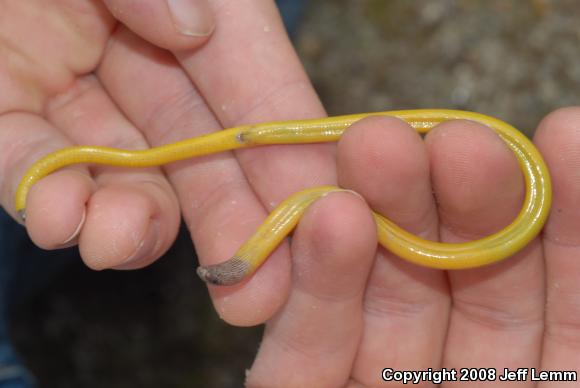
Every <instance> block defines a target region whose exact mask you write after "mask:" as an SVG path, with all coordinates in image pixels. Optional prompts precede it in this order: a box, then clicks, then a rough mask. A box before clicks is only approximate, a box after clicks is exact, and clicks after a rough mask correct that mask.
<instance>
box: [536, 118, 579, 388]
mask: <svg viewBox="0 0 580 388" xmlns="http://www.w3.org/2000/svg"><path fill="white" fill-rule="evenodd" d="M535 142H536V144H537V146H538V148H539V149H540V151H541V153H542V155H543V156H544V158H545V160H546V163H547V164H548V167H549V169H550V172H551V173H552V184H553V193H554V194H553V195H554V196H553V204H552V212H551V214H550V218H549V219H548V222H547V224H546V227H545V228H544V235H543V237H544V238H543V241H544V253H545V256H546V259H545V260H546V292H547V305H546V328H545V332H544V333H545V334H544V347H543V357H542V366H541V369H542V370H573V371H578V365H580V308H579V305H578V300H579V295H580V285H579V284H578V273H579V271H580V264H579V263H578V256H579V255H580V237H579V236H578V230H579V229H580V208H579V207H578V197H579V195H580V180H579V179H578V177H579V176H578V171H579V169H580V108H578V107H571V108H564V109H560V110H558V111H556V112H554V113H552V114H550V115H548V116H547V117H546V118H545V119H544V120H542V122H541V123H540V125H539V127H538V130H537V131H536V135H535ZM555 385H556V384H555V383H553V382H551V383H549V386H550V387H551V386H555ZM546 386H548V385H546Z"/></svg>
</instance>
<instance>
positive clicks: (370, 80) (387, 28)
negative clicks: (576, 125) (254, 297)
mask: <svg viewBox="0 0 580 388" xmlns="http://www.w3.org/2000/svg"><path fill="white" fill-rule="evenodd" d="M256 1H262V0H256ZM302 21H303V22H302V24H301V26H300V28H299V29H298V30H297V32H296V34H295V43H296V47H297V50H298V52H299V53H300V56H301V57H302V59H303V61H304V63H305V66H306V68H307V71H308V73H309V74H310V75H311V77H312V80H313V82H314V85H315V87H316V89H317V90H318V92H319V93H320V96H321V98H322V100H323V101H324V103H325V106H326V107H327V109H328V112H329V113H330V114H346V113H355V112H366V111H375V110H387V109H407V108H428V107H437V108H458V109H467V110H475V111H479V112H482V113H486V114H490V115H494V116H497V117H499V118H501V119H504V120H506V121H508V122H510V123H512V124H513V125H515V126H516V127H518V128H520V129H522V130H524V131H526V132H527V133H531V131H533V129H534V128H535V126H536V125H537V123H538V122H539V120H540V119H541V118H542V116H544V115H545V114H547V113H548V112H550V111H551V110H554V109H556V108H558V107H561V106H566V105H574V104H578V103H579V101H580V44H579V43H580V27H579V26H580V4H579V3H578V2H577V1H575V0H559V1H555V0H554V1H549V0H512V1H505V0H461V1H460V0H457V1H452V0H430V1H427V0H424V1H422V0H418V1H408V0H332V1H329V0H311V1H310V2H309V4H308V7H307V8H306V10H305V11H304V13H303V20H302ZM193 252H194V249H193V247H192V245H191V243H190V242H189V241H188V239H187V233H185V232H184V233H182V238H181V239H180V240H179V241H178V243H177V244H176V246H175V247H174V248H173V249H172V250H171V252H170V253H169V254H168V255H167V256H166V257H164V258H163V259H161V260H160V261H159V262H158V263H156V264H154V265H153V266H151V267H149V268H147V269H144V270H140V271H131V272H114V271H105V272H101V273H95V272H91V271H90V270H88V269H85V268H84V267H83V266H82V265H81V264H80V263H79V262H78V260H77V259H74V258H73V259H71V261H72V262H73V263H74V264H71V265H70V266H69V269H68V270H66V271H65V272H63V273H62V274H61V275H59V276H57V277H56V278H55V279H54V280H53V281H52V282H51V283H50V284H49V285H48V287H47V288H45V289H44V290H43V292H42V293H40V294H38V295H36V296H34V297H33V298H32V300H31V302H29V303H27V304H25V305H24V306H23V307H22V308H20V309H19V310H18V312H17V314H16V316H15V319H14V325H15V342H16V344H17V345H18V347H19V350H20V351H21V353H22V355H23V357H24V359H25V360H26V362H27V364H28V365H29V366H30V368H31V369H32V370H33V372H34V373H35V374H36V376H37V377H38V378H39V380H40V381H41V387H58V388H68V387H71V388H73V387H75V388H78V387H83V388H96V387H110V388H114V387H140V388H147V387H169V388H170V387H209V388H212V387H218V388H222V387H240V386H241V385H242V381H243V377H244V372H245V370H246V369H247V368H249V367H250V365H251V362H252V359H253V356H254V355H255V352H256V349H257V346H258V344H259V338H260V335H261V328H250V329H248V328H232V327H228V326H227V325H225V324H224V323H223V322H221V321H220V320H219V318H218V317H217V315H216V314H215V313H214V311H213V309H212V306H211V304H210V302H209V297H208V295H207V291H206V289H205V286H203V285H202V284H201V282H200V281H199V280H198V279H197V278H196V277H195V274H194V267H195V265H196V264H195V263H196V261H195V257H194V254H193ZM71 254H72V253H71Z"/></svg>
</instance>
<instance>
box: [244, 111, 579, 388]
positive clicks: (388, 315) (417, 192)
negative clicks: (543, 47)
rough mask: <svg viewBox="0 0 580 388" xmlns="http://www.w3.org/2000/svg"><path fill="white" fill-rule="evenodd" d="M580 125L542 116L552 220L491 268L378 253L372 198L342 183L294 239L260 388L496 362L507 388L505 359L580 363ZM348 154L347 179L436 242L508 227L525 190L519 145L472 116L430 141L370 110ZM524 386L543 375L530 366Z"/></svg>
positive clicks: (255, 380) (560, 365)
mask: <svg viewBox="0 0 580 388" xmlns="http://www.w3.org/2000/svg"><path fill="white" fill-rule="evenodd" d="M578 128H580V109H579V108H568V109H562V110H559V111H557V112H555V113H553V114H551V115H550V116H548V117H547V118H546V119H545V120H544V121H542V123H541V124H540V126H539V129H538V131H537V133H536V136H535V142H536V144H537V146H538V147H539V149H540V151H541V152H542V154H543V155H544V158H545V160H546V162H547V164H548V166H549V168H550V171H551V173H552V179H553V185H554V204H553V210H552V213H551V216H550V218H549V220H548V223H547V225H546V227H545V229H544V232H543V234H542V235H541V236H540V237H538V238H536V239H535V240H534V241H533V242H532V243H531V244H530V245H529V246H528V247H527V248H525V249H524V250H523V251H522V252H520V253H518V254H517V255H515V256H514V257H512V258H510V259H508V260H506V261H504V262H501V263H498V264H496V265H492V266H489V267H483V268H478V269H472V270H462V271H450V272H443V271H437V270H431V269H426V268H420V267H417V266H415V265H412V264H408V263H406V262H403V261H402V260H400V259H398V258H396V257H393V255H391V254H390V253H389V252H387V251H385V250H384V249H382V248H379V249H378V250H377V251H375V249H376V237H375V233H376V231H375V227H374V223H373V220H372V218H371V216H370V214H369V210H368V207H367V205H366V204H365V203H364V202H363V201H362V200H361V199H360V198H358V197H356V196H354V195H350V194H347V193H338V194H333V195H330V196H328V197H327V198H324V199H322V200H320V201H318V202H317V203H315V204H314V205H313V206H312V207H311V208H310V209H309V210H308V211H307V213H306V215H305V217H304V218H303V219H302V221H301V222H300V224H299V226H298V228H297V230H296V232H295V234H294V237H293V240H292V255H293V263H294V267H293V269H292V271H293V288H292V291H291V293H290V296H289V299H288V301H287V303H286V304H285V306H284V307H283V309H282V310H281V311H280V312H279V313H278V314H277V315H276V316H275V317H274V318H273V319H272V320H271V321H270V322H268V324H267V327H266V331H265V335H264V339H263V341H262V344H261V347H260V350H259V353H258V355H257V357H256V361H255V363H254V365H253V367H252V369H251V370H250V372H249V374H248V380H247V385H248V386H249V387H266V386H267V387H275V386H284V387H294V386H296V387H299V386H300V387H303V386H316V387H340V386H348V387H363V386H376V385H381V384H386V383H385V382H383V381H382V380H381V372H382V370H383V368H392V369H393V370H409V371H421V370H424V371H426V370H427V369H428V368H433V370H439V369H441V368H447V369H454V370H457V371H459V369H460V368H469V367H472V368H495V370H496V371H497V376H496V380H495V381H494V382H493V385H494V386H501V385H502V384H510V383H509V382H507V383H506V382H504V383H502V382H501V381H499V380H497V379H498V378H499V377H500V375H502V374H503V372H504V368H509V369H511V370H516V369H517V368H537V370H551V371H554V370H572V371H577V370H578V369H577V366H578V365H580V351H578V346H577V344H578V342H579V341H580V332H579V331H578V330H577V328H578V327H579V326H580V310H579V309H578V308H577V305H578V302H577V299H578V294H579V293H580V288H579V287H580V286H578V284H579V283H578V282H577V279H576V278H575V277H576V274H577V273H578V272H579V270H580V268H578V267H579V265H578V264H577V260H576V256H577V250H578V248H577V246H578V244H579V242H580V240H578V237H577V230H578V229H579V228H580V210H578V209H577V206H576V204H577V199H576V198H577V197H578V193H579V192H580V181H578V179H577V178H576V175H577V173H576V171H577V170H578V168H579V167H580V166H579V165H578V164H579V160H580V159H579V158H578V156H579V155H580V132H579V130H578ZM337 164H338V182H339V184H340V185H341V186H342V187H345V188H349V189H353V190H355V191H356V192H358V193H360V194H361V195H362V196H363V197H364V198H365V199H366V201H368V203H369V205H370V206H371V207H372V208H373V209H375V210H377V211H378V212H379V213H381V214H384V215H386V216H387V217H388V218H390V219H391V220H393V221H394V222H396V223H397V224H399V225H401V226H403V227H404V228H406V229H408V230H410V231H411V232H413V233H415V234H418V235H420V236H422V237H424V238H427V239H432V240H441V241H447V242H459V241H464V240H472V239H476V238H480V237H483V236H485V235H488V234H491V233H493V232H495V231H497V230H499V229H501V228H502V227H503V226H505V225H507V224H508V223H509V222H510V221H511V220H512V219H513V218H514V217H515V216H516V215H517V213H518V212H519V209H520V205H521V202H522V200H523V196H524V192H525V188H524V182H523V178H522V175H521V173H520V171H519V167H518V164H517V161H516V159H515V157H514V156H513V155H512V153H511V151H510V150H509V149H508V148H507V147H506V146H505V144H504V143H503V141H501V140H500V139H499V138H498V137H497V136H496V135H495V134H494V133H493V132H492V131H491V130H490V129H488V128H485V127H483V126H481V125H479V124H475V123H471V122H461V121H457V122H448V123H444V124H441V125H440V126H438V127H437V128H435V129H434V130H433V131H432V132H431V133H429V134H428V135H427V136H426V139H425V142H423V141H422V139H421V138H420V136H419V135H417V134H416V133H415V131H414V130H413V129H411V128H410V127H409V126H408V125H407V124H405V123H403V122H400V121H398V120H396V119H393V118H372V119H367V120H364V121H361V122H359V123H357V124H355V125H354V126H353V127H352V128H350V129H349V130H347V132H346V133H345V135H344V136H343V138H342V139H341V140H340V142H339V145H338V155H337ZM433 193H434V195H433ZM457 376H458V378H459V377H460V374H459V373H458V375H457ZM423 384H424V385H432V384H431V383H430V382H425V383H423ZM445 384H447V383H444V384H443V385H445ZM472 384H473V385H478V384H481V382H477V381H474V382H472ZM524 384H527V385H529V386H536V385H537V384H538V382H537V381H536V382H533V381H531V380H530V377H529V376H528V378H527V379H526V382H525V383H524ZM544 384H546V385H545V386H550V387H552V386H554V385H555V383H554V382H546V383H544ZM540 386H541V383H540Z"/></svg>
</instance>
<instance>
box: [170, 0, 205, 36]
mask: <svg viewBox="0 0 580 388" xmlns="http://www.w3.org/2000/svg"><path fill="white" fill-rule="evenodd" d="M167 5H168V6H169V11H170V13H171V18H172V19H173V24H174V25H175V27H176V28H177V30H178V31H179V32H180V33H182V34H184V35H188V36H208V35H209V34H211V32H212V31H213V29H214V26H215V19H214V17H213V13H212V11H211V9H210V6H209V4H208V3H207V1H206V0H167Z"/></svg>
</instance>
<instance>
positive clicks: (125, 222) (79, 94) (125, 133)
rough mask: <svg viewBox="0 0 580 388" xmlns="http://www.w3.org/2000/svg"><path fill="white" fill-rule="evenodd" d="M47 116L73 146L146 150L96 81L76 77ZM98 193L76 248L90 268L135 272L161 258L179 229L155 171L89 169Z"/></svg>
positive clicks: (174, 209) (173, 202) (171, 201)
mask: <svg viewBox="0 0 580 388" xmlns="http://www.w3.org/2000/svg"><path fill="white" fill-rule="evenodd" d="M47 117H48V118H49V119H50V120H51V122H52V123H53V124H54V125H56V126H58V127H59V128H60V129H61V130H62V131H63V133H64V134H65V135H66V136H68V137H69V138H70V139H71V140H72V141H73V142H74V143H76V144H91V145H98V146H108V147H114V148H122V149H144V148H147V147H148V145H147V142H146V141H145V139H144V138H143V137H142V135H141V133H140V132H139V131H138V130H137V129H136V128H135V127H134V126H133V125H132V124H131V123H130V122H129V121H127V120H126V119H125V118H124V117H123V115H122V114H121V113H120V112H119V111H118V109H117V108H116V107H115V105H114V104H113V103H112V102H111V100H110V99H109V97H108V96H107V94H106V93H105V92H104V90H103V89H102V87H101V85H100V84H99V82H98V81H97V80H96V79H95V78H94V77H91V76H88V77H85V78H81V79H79V80H78V81H77V82H76V83H75V84H74V85H73V86H72V87H71V88H70V89H69V90H68V91H67V92H65V93H63V94H61V95H58V96H56V97H54V98H53V99H51V101H50V102H49V104H48V106H47ZM91 169H92V172H93V176H94V179H95V182H96V184H97V186H98V190H97V191H96V192H95V193H94V194H93V195H92V197H91V198H90V199H89V201H88V203H87V206H86V220H85V221H84V225H83V227H82V229H81V231H80V236H79V248H80V252H81V256H82V257H83V260H84V261H85V263H86V264H87V265H88V266H90V267H91V268H95V269H103V268H139V267H142V266H145V265H147V264H149V263H151V262H152V261H153V260H155V259H157V258H159V257H160V256H161V254H163V253H164V252H165V251H166V250H167V249H168V248H169V246H170V245H171V243H172V242H173V240H174V239H175V236H176V235H177V230H178V226H179V221H180V218H179V210H178V205H177V200H176V198H175V196H174V194H173V192H172V190H171V188H170V186H169V184H168V183H167V181H166V180H165V178H164V177H163V175H162V174H161V173H160V171H159V170H158V169H138V170H135V169H125V170H120V169H118V168H115V167H102V166H101V167H98V166H94V167H91Z"/></svg>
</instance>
